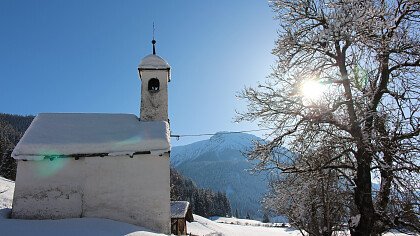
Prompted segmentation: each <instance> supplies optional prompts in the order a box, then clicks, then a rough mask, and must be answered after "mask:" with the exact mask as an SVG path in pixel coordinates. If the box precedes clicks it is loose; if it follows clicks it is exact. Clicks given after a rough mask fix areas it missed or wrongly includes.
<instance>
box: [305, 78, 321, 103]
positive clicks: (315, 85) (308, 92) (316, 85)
mask: <svg viewBox="0 0 420 236" xmlns="http://www.w3.org/2000/svg"><path fill="white" fill-rule="evenodd" d="M300 92H301V94H302V96H303V98H304V99H305V100H307V101H311V102H315V101H317V100H319V99H320V98H321V96H322V94H323V93H324V86H323V85H322V84H321V83H320V82H318V81H315V80H307V81H305V82H303V84H302V86H301V88H300Z"/></svg>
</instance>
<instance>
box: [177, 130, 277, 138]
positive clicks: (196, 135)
mask: <svg viewBox="0 0 420 236" xmlns="http://www.w3.org/2000/svg"><path fill="white" fill-rule="evenodd" d="M274 129H275V128H265V129H251V130H241V131H226V132H217V133H202V134H171V137H173V138H177V139H179V138H182V137H200V136H213V135H215V134H218V133H222V134H239V133H251V132H257V131H264V130H274Z"/></svg>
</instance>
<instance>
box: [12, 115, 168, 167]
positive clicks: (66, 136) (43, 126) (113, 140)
mask: <svg viewBox="0 0 420 236" xmlns="http://www.w3.org/2000/svg"><path fill="white" fill-rule="evenodd" d="M169 139H170V133H169V125H168V123H167V122H164V121H139V120H138V118H137V116H135V115H132V114H100V113H40V114H39V115H37V116H36V117H35V119H34V120H33V121H32V123H31V125H30V126H29V128H28V129H27V131H26V132H25V134H24V135H23V137H22V139H21V140H20V141H19V143H18V144H17V145H16V147H15V149H14V150H13V152H12V156H13V158H15V159H23V160H42V159H44V158H45V157H46V156H47V157H48V156H78V155H82V156H83V155H89V154H102V155H109V156H117V155H133V154H135V153H145V152H150V153H152V154H162V153H164V152H167V151H169V150H170V142H169Z"/></svg>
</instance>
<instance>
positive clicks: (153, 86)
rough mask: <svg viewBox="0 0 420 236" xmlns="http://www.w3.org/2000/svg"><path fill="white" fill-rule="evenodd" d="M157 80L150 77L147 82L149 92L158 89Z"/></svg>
mask: <svg viewBox="0 0 420 236" xmlns="http://www.w3.org/2000/svg"><path fill="white" fill-rule="evenodd" d="M159 86H160V83H159V80H158V79H157V78H151V79H150V80H149V82H148V84H147V89H148V90H149V91H151V92H157V91H159Z"/></svg>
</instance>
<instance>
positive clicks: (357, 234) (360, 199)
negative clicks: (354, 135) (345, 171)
mask: <svg viewBox="0 0 420 236" xmlns="http://www.w3.org/2000/svg"><path fill="white" fill-rule="evenodd" d="M356 155H357V156H356V158H357V177H356V180H355V182H356V189H355V192H354V199H355V203H356V206H357V209H358V210H359V214H360V220H359V223H358V224H357V225H356V226H355V228H353V229H351V231H350V232H351V235H352V236H369V235H371V234H372V230H373V225H374V222H375V219H374V217H375V215H374V213H375V210H374V207H373V201H372V182H371V173H370V163H371V161H372V157H371V155H369V153H368V152H366V151H365V150H364V149H363V148H361V149H359V150H358V152H357V153H356Z"/></svg>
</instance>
